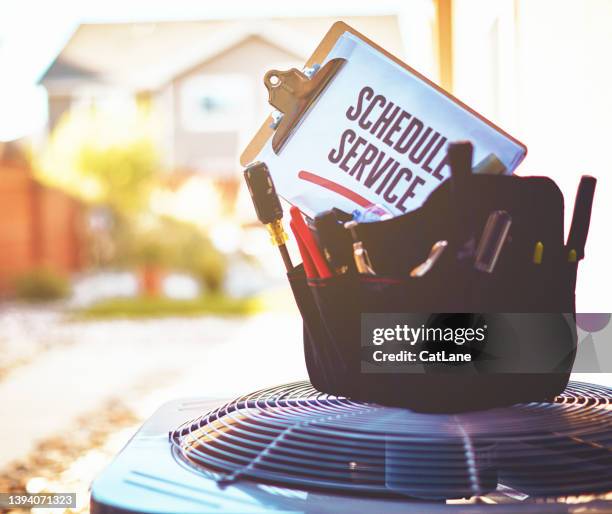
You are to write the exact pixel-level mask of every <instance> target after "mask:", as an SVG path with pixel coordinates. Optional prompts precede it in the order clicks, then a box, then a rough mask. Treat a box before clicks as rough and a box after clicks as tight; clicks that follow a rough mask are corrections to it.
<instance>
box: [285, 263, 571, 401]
mask: <svg viewBox="0 0 612 514" xmlns="http://www.w3.org/2000/svg"><path fill="white" fill-rule="evenodd" d="M542 271H543V270H538V274H537V275H535V274H534V276H529V275H528V276H527V277H525V279H524V280H520V281H518V282H517V283H516V285H515V286H513V285H512V284H511V282H512V277H505V278H500V277H498V276H493V275H488V274H483V273H474V274H470V273H461V274H459V275H458V276H459V277H463V278H462V279H460V280H458V279H457V277H456V278H455V279H454V280H449V274H451V270H444V269H439V270H437V272H435V273H430V274H428V275H426V276H424V277H420V278H410V277H408V276H367V275H356V274H345V275H337V276H334V277H331V278H328V279H311V280H306V279H305V277H303V276H301V277H300V280H299V282H300V283H299V287H296V286H298V284H296V283H295V282H293V283H292V286H293V287H294V292H295V291H296V290H297V289H298V288H299V289H300V291H301V293H300V295H301V298H300V300H298V303H300V302H301V303H302V305H301V306H300V310H301V312H302V315H303V316H304V325H305V331H304V349H305V353H306V355H307V364H308V362H309V359H310V362H311V365H308V372H309V376H310V379H311V382H312V383H313V385H315V387H317V388H318V389H319V390H321V391H323V392H326V393H329V394H335V395H344V396H349V397H351V398H354V399H357V400H361V401H369V402H375V403H380V404H384V405H393V406H402V407H409V408H411V409H414V410H418V411H424V412H460V411H466V410H474V409H483V408H489V407H492V406H500V405H508V404H513V403H516V402H523V401H536V400H543V399H550V398H552V397H554V396H555V395H557V394H559V393H560V392H561V391H562V390H563V389H564V388H565V386H566V384H567V380H568V379H569V372H570V370H571V366H572V364H573V360H574V356H575V348H576V333H575V326H574V317H573V291H572V290H571V289H572V284H571V276H572V268H571V266H570V265H565V266H564V267H563V271H562V273H561V275H563V274H564V275H565V278H564V279H563V277H561V279H560V274H559V270H556V271H555V270H549V272H548V273H543V272H542ZM549 273H550V274H553V275H554V276H555V277H556V279H557V280H558V281H559V280H561V281H562V282H564V283H565V287H556V288H554V289H555V290H554V294H553V295H550V296H546V297H545V298H547V299H548V300H549V301H548V304H547V305H543V304H542V299H541V298H540V301H539V302H538V307H547V308H541V309H540V310H539V311H537V312H536V311H533V310H532V311H528V312H519V311H516V312H515V311H510V312H505V311H504V312H501V311H493V310H491V309H490V307H489V306H490V305H494V306H495V305H496V306H497V307H500V306H501V305H500V304H501V303H504V304H505V305H506V306H507V305H509V304H507V303H505V302H508V301H510V303H512V302H513V300H512V298H516V299H517V301H519V300H520V298H522V295H523V294H524V293H525V290H524V289H522V288H523V287H525V285H526V282H527V281H528V280H529V279H532V280H533V281H534V282H532V287H533V289H534V290H536V289H537V288H538V287H540V286H542V285H543V283H544V282H546V281H547V280H548V278H549ZM501 282H504V284H502V283H501ZM513 287H515V288H516V290H515V291H514V293H513V294H508V295H507V296H505V297H504V302H500V301H498V300H499V299H498V298H497V290H498V288H505V290H506V291H512V289H513ZM562 289H564V291H561V290H562ZM491 291H494V292H495V293H494V294H491ZM307 293H309V294H307ZM562 293H563V294H562ZM564 295H565V298H564ZM297 296H298V295H297V293H296V299H297ZM570 298H571V300H570ZM568 302H569V303H568ZM466 306H467V307H468V309H466V308H465V307H466ZM561 307H564V308H561ZM306 311H308V313H307V314H306V315H304V314H305V313H306ZM563 311H565V312H563ZM377 314H380V315H383V316H386V317H385V318H384V319H385V322H386V323H390V320H393V319H394V318H395V317H397V320H398V322H406V320H408V322H409V324H411V325H412V326H413V327H414V328H418V326H421V325H422V326H425V327H430V328H431V327H434V328H435V327H439V326H445V327H447V326H453V327H458V326H463V325H464V324H470V323H474V322H475V321H474V320H476V321H478V320H479V319H480V320H481V321H480V324H481V325H482V324H484V325H486V324H487V323H489V325H490V327H489V334H488V336H489V339H488V340H487V343H486V346H484V347H483V348H482V349H479V348H478V345H477V344H476V343H474V344H473V345H472V347H471V348H468V347H469V345H467V346H466V345H463V344H462V346H461V347H455V346H454V345H453V343H452V342H451V343H449V345H450V348H448V350H449V351H448V352H447V353H448V354H451V353H453V352H454V351H455V350H461V351H462V352H464V351H465V350H466V348H467V349H468V350H469V351H470V353H472V356H473V358H474V360H473V361H471V362H460V363H450V364H449V363H447V362H443V363H440V362H437V361H434V362H426V363H419V364H418V365H416V366H413V367H412V368H406V367H404V368H403V369H400V368H402V366H401V365H400V366H395V367H391V368H389V364H388V363H383V364H380V363H377V362H374V361H373V358H372V356H373V351H376V350H377V349H378V348H375V347H373V346H372V345H368V344H367V340H368V338H371V336H372V332H371V330H370V329H371V326H370V327H368V324H367V320H368V317H372V315H377ZM381 326H385V327H387V326H388V325H387V324H383V325H381ZM364 338H365V339H364ZM434 346H435V345H420V346H417V348H419V350H420V351H422V349H429V350H431V352H430V353H434V352H433V349H434ZM384 347H385V345H381V346H380V347H379V348H384ZM401 347H402V348H408V349H410V347H409V346H406V345H405V344H402V346H401ZM435 349H439V347H436V348H435Z"/></svg>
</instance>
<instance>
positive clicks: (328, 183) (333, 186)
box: [298, 170, 372, 207]
mask: <svg viewBox="0 0 612 514" xmlns="http://www.w3.org/2000/svg"><path fill="white" fill-rule="evenodd" d="M298 178H301V179H302V180H306V181H307V182H312V183H313V184H316V185H318V186H321V187H324V188H325V189H329V190H330V191H333V192H334V193H336V194H339V195H340V196H344V197H345V198H348V199H349V200H351V201H352V202H355V203H356V204H357V205H359V206H360V207H370V205H372V202H370V200H368V199H367V198H364V197H363V196H361V195H358V194H357V193H355V191H351V190H350V189H349V188H348V187H344V186H343V185H341V184H338V183H337V182H334V181H333V180H329V179H326V178H323V177H320V176H319V175H315V174H314V173H310V172H309V171H304V170H302V171H300V172H299V173H298Z"/></svg>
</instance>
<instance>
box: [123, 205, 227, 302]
mask: <svg viewBox="0 0 612 514" xmlns="http://www.w3.org/2000/svg"><path fill="white" fill-rule="evenodd" d="M116 240H117V244H118V245H119V247H118V251H117V254H118V256H119V257H120V258H119V259H118V262H117V263H118V264H120V265H128V266H143V265H148V266H151V265H154V266H159V267H160V268H168V269H173V270H177V271H184V272H186V273H189V274H190V275H192V276H193V277H194V278H196V279H197V280H198V281H199V282H200V285H201V286H202V287H203V289H205V290H206V291H208V292H211V293H216V292H219V291H220V290H221V289H222V287H223V283H224V281H225V276H226V272H227V263H226V260H225V257H224V256H223V254H222V253H220V252H219V251H218V250H217V249H216V248H215V247H214V245H213V244H212V242H211V241H210V239H209V238H208V237H207V236H206V234H204V233H203V232H202V231H201V230H199V229H198V228H197V227H195V226H193V225H191V224H188V223H184V222H181V221H177V220H174V219H172V218H168V217H153V216H151V217H149V218H148V219H147V220H145V221H143V222H142V223H141V224H140V225H139V226H135V225H128V224H121V225H120V228H119V230H118V234H117V236H116Z"/></svg>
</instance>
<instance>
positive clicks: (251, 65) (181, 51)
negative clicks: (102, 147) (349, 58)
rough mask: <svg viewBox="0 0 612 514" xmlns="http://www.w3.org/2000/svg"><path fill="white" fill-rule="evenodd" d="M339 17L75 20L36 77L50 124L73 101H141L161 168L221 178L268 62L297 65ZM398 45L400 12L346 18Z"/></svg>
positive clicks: (232, 164)
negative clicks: (155, 129)
mask: <svg viewBox="0 0 612 514" xmlns="http://www.w3.org/2000/svg"><path fill="white" fill-rule="evenodd" d="M335 21H337V18H331V17H317V18H286V19H283V18H278V19H269V20H243V21H219V20H211V21H184V22H159V23H136V24H134V23H114V24H86V25H81V26H80V27H79V28H78V29H77V30H76V32H75V33H74V34H73V36H72V38H71V39H70V40H69V41H68V43H67V44H66V46H65V47H64V49H63V50H62V51H61V53H60V54H59V55H58V56H57V58H56V60H55V62H54V63H53V64H52V65H51V66H50V68H49V69H48V70H47V72H46V73H45V74H44V75H43V77H42V78H41V83H42V84H43V85H44V87H45V88H46V90H47V92H48V98H49V125H50V127H49V128H50V129H53V127H54V126H55V125H56V124H57V123H58V121H59V120H60V119H61V116H62V115H63V114H64V113H65V112H67V111H69V110H71V109H79V108H83V107H87V106H91V105H96V106H98V107H105V106H108V107H109V108H111V107H112V106H115V107H117V106H119V108H121V106H122V105H126V106H127V105H129V104H131V103H133V102H135V101H138V100H141V101H147V102H150V105H151V106H152V107H153V108H154V109H155V112H157V113H159V116H160V118H161V124H162V127H163V129H162V134H161V136H160V141H159V146H160V148H161V149H162V153H163V155H164V157H165V161H166V162H165V164H166V167H167V168H168V169H170V170H172V171H181V172H183V173H184V172H193V173H198V174H203V175H205V176H206V177H210V178H213V179H215V180H218V181H221V182H224V183H225V184H226V186H227V183H228V182H230V183H231V182H236V181H238V179H239V177H240V166H239V164H238V157H239V154H240V153H241V151H242V149H243V147H244V146H245V145H246V143H247V142H248V141H249V139H250V137H251V136H252V135H253V134H254V132H255V131H256V130H257V128H259V127H258V125H259V124H260V123H261V122H262V120H264V119H265V117H266V116H267V114H268V113H269V112H270V110H271V108H270V106H269V105H268V103H267V91H266V90H265V87H264V86H263V80H262V79H263V75H264V73H265V72H266V71H267V70H269V69H272V68H278V69H288V68H290V67H298V68H301V67H302V66H303V63H304V61H305V60H306V58H307V57H308V56H309V55H310V54H311V53H312V51H313V50H314V48H315V47H316V45H317V44H318V42H319V41H320V39H321V38H322V37H323V35H324V34H325V33H326V31H327V30H328V29H329V27H331V25H332V24H333V23H334V22H335ZM344 21H346V22H347V23H349V24H350V25H352V26H354V27H355V28H357V29H358V30H360V31H362V32H364V33H365V34H367V35H368V36H370V37H371V38H373V39H374V40H376V41H377V42H379V43H380V44H382V45H384V46H385V47H386V48H388V49H389V50H390V51H391V52H393V53H396V54H398V55H400V56H401V55H402V54H403V50H404V48H403V41H402V37H401V31H400V27H399V23H398V19H397V17H396V16H392V15H387V16H365V17H351V18H344Z"/></svg>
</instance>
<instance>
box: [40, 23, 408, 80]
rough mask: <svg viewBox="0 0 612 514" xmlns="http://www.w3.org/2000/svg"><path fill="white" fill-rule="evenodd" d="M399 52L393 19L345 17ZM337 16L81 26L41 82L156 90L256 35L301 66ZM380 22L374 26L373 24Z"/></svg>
mask: <svg viewBox="0 0 612 514" xmlns="http://www.w3.org/2000/svg"><path fill="white" fill-rule="evenodd" d="M345 20H346V21H347V22H348V23H349V24H351V25H353V26H356V27H357V28H358V29H360V28H361V27H362V26H363V25H366V26H369V28H370V29H371V30H370V32H372V30H373V31H375V32H378V33H379V34H373V37H376V38H379V39H381V38H382V39H383V41H382V42H383V43H386V46H391V49H393V47H397V48H396V50H397V51H398V52H401V37H400V36H399V27H398V24H397V20H396V17H395V16H392V15H387V16H376V17H373V16H369V17H363V18H361V19H360V18H359V17H353V18H345ZM334 21H336V19H335V18H330V17H317V18H299V19H290V18H286V19H268V20H240V21H225V20H206V21H171V22H155V23H100V24H83V25H80V26H79V27H78V28H77V29H76V31H75V32H74V34H73V35H72V37H71V38H70V40H69V41H68V43H67V44H66V46H65V47H64V49H63V50H62V51H61V52H60V54H59V55H58V56H57V58H56V59H55V61H54V62H53V64H52V65H51V66H50V67H49V69H48V70H47V71H46V72H45V74H44V75H43V76H42V78H41V79H40V82H41V83H42V84H43V85H44V86H45V87H47V88H48V89H49V90H50V91H53V89H54V88H58V89H59V88H64V87H65V86H66V85H67V84H68V85H74V84H75V82H76V83H81V84H86V83H90V84H91V83H93V84H95V83H101V82H106V83H109V84H115V85H119V86H123V87H128V88H132V89H134V90H155V89H158V88H159V87H161V86H163V85H164V84H166V83H168V82H170V81H171V80H172V79H173V78H174V77H176V76H177V75H180V74H181V73H183V72H185V71H187V70H189V69H192V68H194V67H196V66H199V65H201V64H204V63H206V62H207V61H209V60H211V59H213V58H214V57H216V56H217V55H220V54H221V53H223V52H225V51H227V50H229V49H231V48H233V47H234V46H236V45H238V44H240V43H241V42H243V41H245V40H247V39H249V38H251V37H253V36H256V37H258V38H261V39H263V40H265V41H266V42H268V43H269V44H271V45H274V46H276V47H278V48H280V49H281V50H283V51H285V52H286V53H288V54H289V55H290V56H292V57H293V58H295V60H296V61H299V62H303V61H304V60H306V58H307V57H308V56H309V55H310V54H311V53H312V51H313V50H314V48H315V47H316V44H317V43H318V41H319V40H320V39H321V37H322V36H323V35H324V34H325V32H326V31H327V30H328V29H329V27H330V26H331V25H332V23H333V22H334ZM373 21H376V23H372V22H373Z"/></svg>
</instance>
